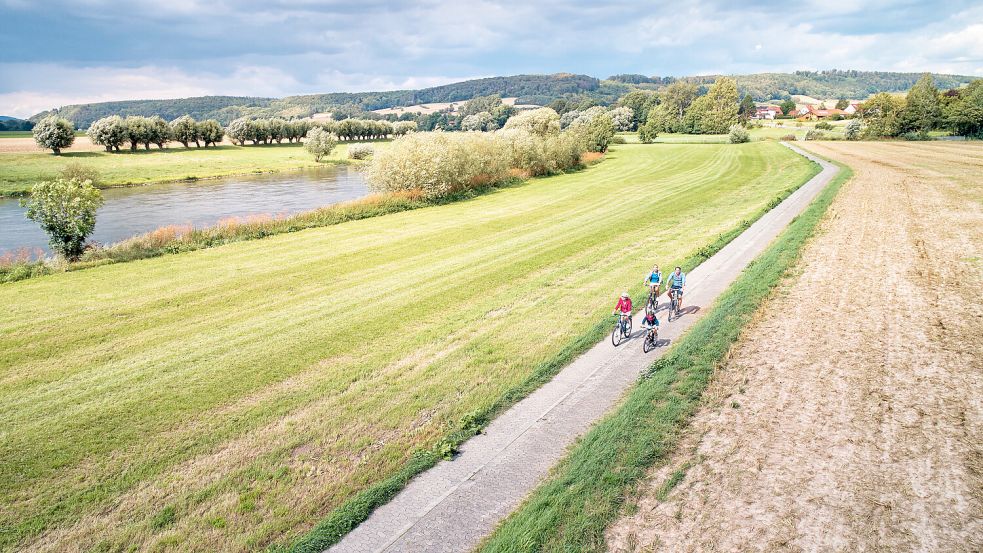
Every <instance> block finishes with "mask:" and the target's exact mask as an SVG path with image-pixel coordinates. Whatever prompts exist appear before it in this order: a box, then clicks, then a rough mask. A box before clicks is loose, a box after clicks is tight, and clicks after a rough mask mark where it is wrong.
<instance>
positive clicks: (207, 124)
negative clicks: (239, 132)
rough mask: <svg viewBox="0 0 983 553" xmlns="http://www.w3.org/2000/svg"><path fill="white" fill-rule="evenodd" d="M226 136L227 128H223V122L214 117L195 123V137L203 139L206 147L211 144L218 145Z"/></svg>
mask: <svg viewBox="0 0 983 553" xmlns="http://www.w3.org/2000/svg"><path fill="white" fill-rule="evenodd" d="M224 137H225V129H223V128H222V125H221V123H219V122H218V121H216V120H214V119H209V120H207V121H202V122H200V123H197V124H195V138H196V139H198V140H201V141H203V142H204V143H205V147H206V148H207V147H208V145H209V144H211V145H212V146H217V145H218V144H219V143H220V142H222V138H224ZM196 143H197V142H196Z"/></svg>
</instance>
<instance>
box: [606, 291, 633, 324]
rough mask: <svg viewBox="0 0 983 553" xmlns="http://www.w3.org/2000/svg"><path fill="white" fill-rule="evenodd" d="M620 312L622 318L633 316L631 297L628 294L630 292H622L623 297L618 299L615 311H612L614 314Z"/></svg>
mask: <svg viewBox="0 0 983 553" xmlns="http://www.w3.org/2000/svg"><path fill="white" fill-rule="evenodd" d="M618 312H620V313H621V318H622V319H624V318H626V317H631V298H630V297H629V296H628V292H625V293H623V294H621V298H619V299H618V305H616V306H614V311H612V312H611V314H612V315H614V314H616V313H618Z"/></svg>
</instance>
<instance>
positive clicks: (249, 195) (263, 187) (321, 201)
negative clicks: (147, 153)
mask: <svg viewBox="0 0 983 553" xmlns="http://www.w3.org/2000/svg"><path fill="white" fill-rule="evenodd" d="M367 193H368V188H367V187H366V184H365V180H364V179H363V178H362V174H361V173H359V172H357V171H355V170H353V169H351V168H350V167H345V166H331V167H321V168H317V169H307V170H302V171H290V172H281V173H266V174H261V175H245V176H236V177H225V178H220V179H205V180H200V181H192V182H188V181H183V182H171V183H159V184H150V185H146V186H132V187H126V188H109V189H106V190H103V191H102V195H103V198H104V199H105V203H104V204H103V206H102V207H101V208H100V209H99V212H98V215H97V216H96V229H95V232H93V234H92V236H90V237H89V241H94V242H98V243H100V244H111V243H114V242H119V241H120V240H123V239H126V238H129V237H131V236H134V235H136V234H142V233H145V232H149V231H151V230H154V229H156V228H160V227H163V226H167V225H183V224H189V223H190V224H192V225H195V226H196V227H202V226H207V225H213V224H215V223H216V222H218V221H219V220H220V219H225V218H227V217H246V216H249V215H260V214H269V215H280V214H289V213H298V212H300V211H307V210H310V209H314V208H316V207H321V206H325V205H329V204H333V203H338V202H343V201H346V200H352V199H355V198H359V197H361V196H364V195H366V194H367ZM22 248H27V249H29V250H35V249H41V250H44V251H45V252H48V251H49V249H48V239H47V237H46V236H45V234H44V232H43V231H41V229H40V227H38V225H37V223H35V222H34V221H31V220H29V219H27V218H26V217H24V208H23V207H21V206H20V205H19V203H18V201H17V200H16V199H0V255H3V254H5V253H9V252H13V251H17V250H20V249H22Z"/></svg>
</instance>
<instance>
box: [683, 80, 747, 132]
mask: <svg viewBox="0 0 983 553" xmlns="http://www.w3.org/2000/svg"><path fill="white" fill-rule="evenodd" d="M737 102H738V95H737V83H735V82H734V79H731V78H730V77H721V78H719V79H717V80H716V82H714V83H713V85H712V86H711V87H710V90H708V91H707V93H706V94H705V95H703V96H700V97H699V98H697V99H696V100H695V101H694V102H693V104H692V105H690V107H689V109H688V110H686V115H684V116H683V130H684V132H689V133H694V134H724V133H726V132H727V131H728V130H729V129H730V126H731V125H733V124H735V123H737V110H738V103H737Z"/></svg>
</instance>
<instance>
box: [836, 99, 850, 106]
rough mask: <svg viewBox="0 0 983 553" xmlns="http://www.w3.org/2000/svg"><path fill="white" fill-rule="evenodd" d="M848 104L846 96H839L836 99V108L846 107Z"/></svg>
mask: <svg viewBox="0 0 983 553" xmlns="http://www.w3.org/2000/svg"><path fill="white" fill-rule="evenodd" d="M849 105H850V102H848V101H847V99H846V98H840V99H839V100H837V101H836V109H846V108H847V107H848V106H849Z"/></svg>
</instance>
